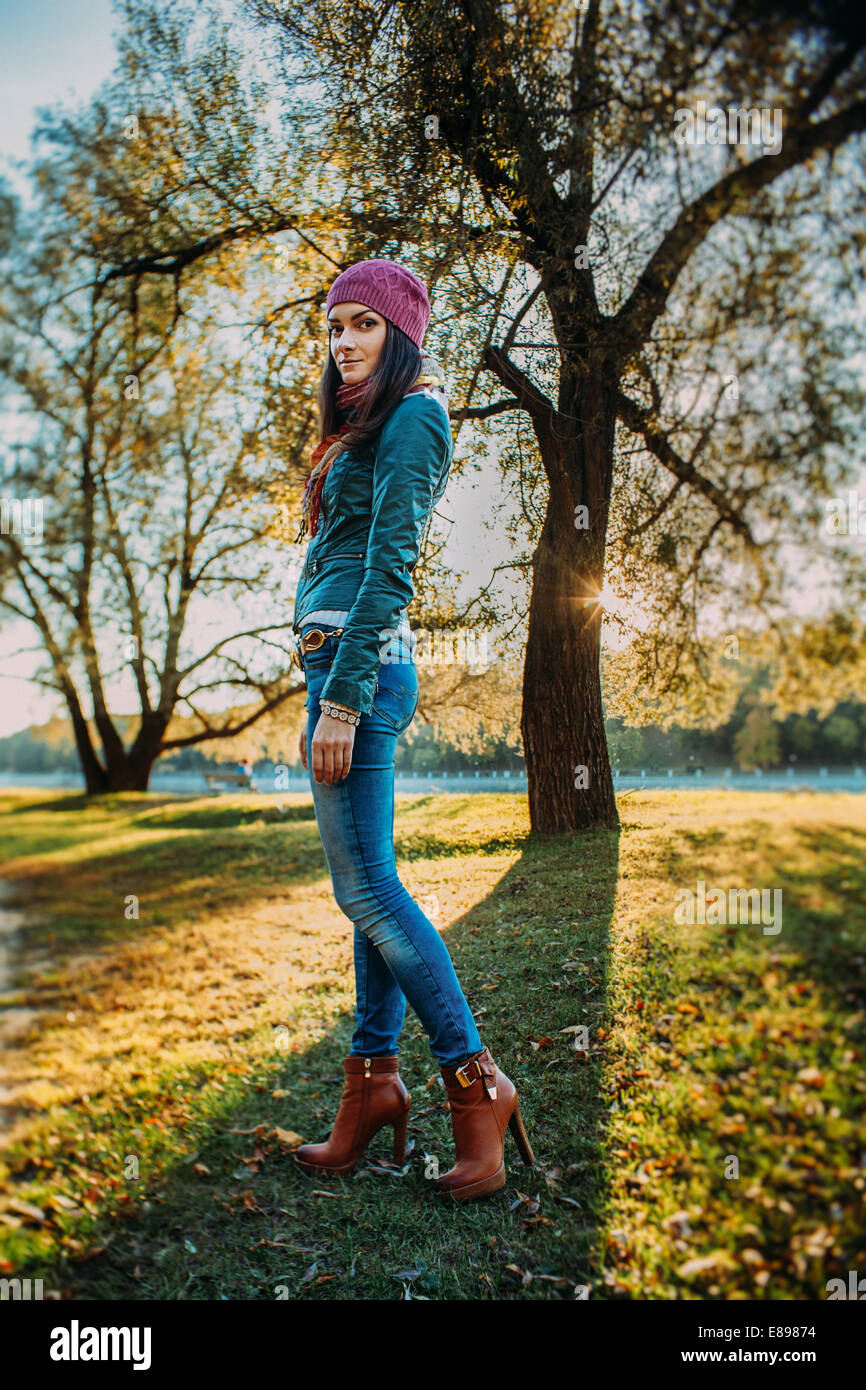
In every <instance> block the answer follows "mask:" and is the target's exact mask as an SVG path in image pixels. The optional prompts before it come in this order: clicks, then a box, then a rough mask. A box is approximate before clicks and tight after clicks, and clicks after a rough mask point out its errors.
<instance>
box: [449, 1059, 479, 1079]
mask: <svg viewBox="0 0 866 1390" xmlns="http://www.w3.org/2000/svg"><path fill="white" fill-rule="evenodd" d="M477 1060H478V1059H477V1057H473V1058H472V1060H471V1061H469V1062H464V1063H463V1066H462V1067H458V1068H457V1070H456V1072H455V1073H454V1075H455V1076H456V1077H457V1080H458V1081H459V1082H460V1085H461V1086H471V1085H472V1084H473V1082H475V1081H477V1080H478V1078H477V1076H473V1078H472V1081H466V1080H465V1079H464V1077H463V1075H462V1073H463V1072H464V1071H465V1070H466V1068H467V1067H471V1066H474V1065H475V1063H476V1062H477ZM479 1070H480V1068H479Z"/></svg>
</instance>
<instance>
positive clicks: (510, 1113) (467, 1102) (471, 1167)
mask: <svg viewBox="0 0 866 1390" xmlns="http://www.w3.org/2000/svg"><path fill="white" fill-rule="evenodd" d="M440 1071H441V1073H442V1079H443V1081H444V1082H445V1090H446V1092H447V1094H448V1104H449V1107H450V1111H451V1128H452V1130H453V1133H454V1146H455V1148H456V1150H457V1162H456V1163H455V1165H454V1167H453V1168H449V1170H448V1172H447V1173H443V1174H442V1176H441V1177H439V1178H436V1179H435V1181H434V1183H433V1186H434V1188H435V1189H436V1191H437V1192H441V1193H443V1194H444V1195H445V1196H450V1197H453V1198H454V1200H455V1202H466V1201H469V1200H471V1199H472V1198H473V1197H483V1196H484V1195H485V1194H486V1193H488V1192H496V1191H498V1189H499V1188H500V1187H504V1186H505V1126H506V1125H508V1127H509V1129H510V1130H511V1133H512V1135H513V1137H514V1140H515V1142H516V1144H517V1147H518V1149H519V1150H520V1156H521V1158H522V1159H523V1162H524V1163H528V1164H531V1165H533V1166H534V1164H535V1155H534V1154H533V1152H532V1147H531V1145H530V1143H529V1139H528V1138H527V1135H526V1130H525V1129H524V1127H523V1120H522V1119H521V1116H520V1106H519V1105H518V1103H517V1091H516V1089H515V1087H514V1085H513V1083H512V1082H511V1081H509V1079H508V1077H507V1076H506V1075H505V1072H504V1071H500V1070H499V1067H497V1065H496V1063H495V1062H494V1060H493V1058H492V1057H491V1056H490V1053H489V1052H488V1050H487V1048H486V1047H485V1048H484V1051H483V1052H481V1053H480V1054H479V1055H478V1056H477V1057H473V1058H471V1059H470V1060H469V1061H468V1062H463V1063H462V1065H458V1066H453V1067H441V1068H440Z"/></svg>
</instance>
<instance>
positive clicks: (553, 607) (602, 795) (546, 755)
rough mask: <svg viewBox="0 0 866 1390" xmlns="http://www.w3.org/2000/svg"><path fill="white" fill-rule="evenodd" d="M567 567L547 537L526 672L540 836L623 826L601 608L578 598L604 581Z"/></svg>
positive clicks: (539, 558)
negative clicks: (605, 694)
mask: <svg viewBox="0 0 866 1390" xmlns="http://www.w3.org/2000/svg"><path fill="white" fill-rule="evenodd" d="M585 579H587V580H588V581H589V584H590V586H591V587H590V588H588V589H585V586H584V584H583V583H582V582H581V580H580V576H579V571H577V570H576V569H575V568H574V566H573V565H569V566H565V565H563V564H562V562H561V559H560V558H559V557H557V555H556V553H555V551H553V550H552V548H551V547H550V545H549V544H545V542H544V540H543V538H542V541H541V542H540V543H539V546H538V549H537V550H536V552H535V564H534V581H533V585H532V599H531V603H530V609H529V633H528V637H527V642H526V660H525V663H524V668H523V713H522V717H521V724H520V728H521V733H522V735H523V750H524V754H525V757H526V776H527V782H528V787H529V818H530V823H531V826H532V829H533V830H538V831H543V832H547V833H558V832H561V831H566V830H576V829H581V828H583V827H584V826H589V825H610V826H616V825H618V824H619V817H618V815H617V809H616V799H615V797H614V791H613V779H612V777H611V772H610V758H609V756H608V750H607V735H606V734H605V729H604V712H603V710H602V702H601V675H600V670H599V647H600V642H599V636H600V630H601V624H600V619H599V614H598V612H597V611H596V610H595V609H594V607H589V608H584V607H583V604H582V602H581V601H580V600H579V599H577V598H576V597H575V594H576V592H578V590H579V591H581V592H584V591H586V592H591V591H594V590H596V589H597V588H599V587H600V580H599V582H598V583H595V580H596V576H594V575H592V576H585Z"/></svg>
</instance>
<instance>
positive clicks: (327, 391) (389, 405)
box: [319, 314, 422, 449]
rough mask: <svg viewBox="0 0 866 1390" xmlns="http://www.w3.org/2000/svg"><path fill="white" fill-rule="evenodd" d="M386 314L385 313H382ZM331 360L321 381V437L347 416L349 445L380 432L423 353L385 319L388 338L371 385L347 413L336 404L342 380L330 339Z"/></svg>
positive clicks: (415, 372)
mask: <svg viewBox="0 0 866 1390" xmlns="http://www.w3.org/2000/svg"><path fill="white" fill-rule="evenodd" d="M382 317H383V318H385V316H384V314H383V315H382ZM328 342H329V346H328V360H327V362H326V363H325V370H324V371H323V373H322V380H321V382H320V383H319V440H320V441H321V440H323V439H327V437H328V435H329V434H336V432H337V430H338V429H339V427H340V425H342V424H343V423H344V422H346V421H347V420H348V421H349V429H348V430H347V431H346V433H345V434H344V435H343V436H342V442H343V443H344V444H345V445H346V448H348V449H354V448H358V447H359V446H361V445H363V444H368V443H371V442H372V441H373V440H374V439H375V438H376V436H377V435H378V434H379V432H380V430H381V429H382V426H383V425H384V424H385V421H386V420H387V419H388V416H389V415H390V414H391V411H392V410H393V409H394V407H395V406H396V405H399V403H400V401H401V400H402V399H403V397H404V396H405V394H406V392H407V391H408V390H409V387H410V386H413V385H414V383H415V381H416V379H417V377H418V373H419V372H420V370H421V362H422V353H421V349H420V348H419V347H416V345H415V344H414V343H413V342H412V339H411V338H409V337H407V336H406V334H405V333H404V332H403V330H402V328H398V327H397V325H396V324H393V323H392V322H391V320H390V319H385V341H384V343H383V344H382V351H381V353H380V354H379V361H378V362H377V364H376V369H375V371H374V372H373V373H372V374H371V376H370V387H369V391H368V393H367V395H366V396H365V398H364V400H363V401H362V402H361V405H360V407H359V408H356V410H357V413H355V411H354V410H353V411H352V412H350V414H349V415H347V414H345V413H344V412H343V411H342V410H341V409H340V407H339V406H338V405H337V387H338V386H339V385H340V384H341V383H342V380H343V378H342V377H341V375H340V369H339V367H338V366H337V364H336V362H335V361H334V356H333V353H332V352H331V349H330V338H329V340H328Z"/></svg>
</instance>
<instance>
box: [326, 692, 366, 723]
mask: <svg viewBox="0 0 866 1390" xmlns="http://www.w3.org/2000/svg"><path fill="white" fill-rule="evenodd" d="M319 708H320V710H321V711H322V713H323V714H327V715H330V717H331V718H332V719H341V720H343V721H344V722H345V723H346V724H353V725H355V726H356V727H357V725H358V724H360V722H361V712H360V710H353V709H350V708H349V707H348V705H338V704H336V703H335V702H333V701H331V700H322V699H320V700H319Z"/></svg>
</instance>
